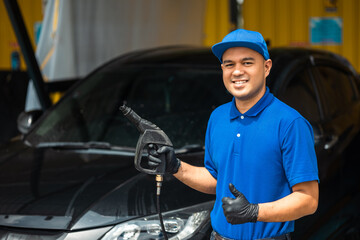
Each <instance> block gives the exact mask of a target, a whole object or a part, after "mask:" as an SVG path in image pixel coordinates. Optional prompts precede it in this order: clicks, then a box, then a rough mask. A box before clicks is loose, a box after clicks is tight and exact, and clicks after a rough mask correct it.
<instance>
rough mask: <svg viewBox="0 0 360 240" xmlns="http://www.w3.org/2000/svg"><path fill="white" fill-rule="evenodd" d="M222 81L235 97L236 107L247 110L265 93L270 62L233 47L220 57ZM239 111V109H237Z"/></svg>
mask: <svg viewBox="0 0 360 240" xmlns="http://www.w3.org/2000/svg"><path fill="white" fill-rule="evenodd" d="M222 60H223V64H221V68H222V70H223V81H224V85H225V87H226V89H227V90H228V91H229V92H230V93H231V94H232V95H233V96H234V97H235V100H236V106H237V107H238V109H239V106H242V108H244V107H245V106H247V107H248V108H247V109H246V107H245V109H246V110H248V109H249V108H251V107H252V106H253V105H254V104H256V103H257V101H259V100H260V99H261V97H262V96H263V95H264V93H265V91H266V87H265V86H266V85H265V84H266V77H267V76H268V75H269V73H270V69H271V66H272V62H271V60H270V59H269V60H266V61H265V59H264V58H263V56H262V55H261V54H259V53H258V52H256V51H254V50H252V49H249V48H245V47H234V48H229V49H228V50H226V51H225V52H224V54H223V57H222ZM239 110H240V109H239Z"/></svg>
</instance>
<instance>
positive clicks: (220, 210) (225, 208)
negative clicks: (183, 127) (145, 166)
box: [149, 29, 319, 239]
mask: <svg viewBox="0 0 360 240" xmlns="http://www.w3.org/2000/svg"><path fill="white" fill-rule="evenodd" d="M212 50H213V53H214V54H215V56H217V57H218V59H219V60H220V62H221V68H222V71H223V82H224V85H225V87H226V89H227V90H228V91H229V93H231V94H232V95H233V96H234V97H233V101H232V102H229V103H226V104H224V105H221V106H220V107H218V108H217V109H215V110H214V111H213V113H212V114H211V117H210V119H209V122H208V126H207V132H206V137H205V159H204V162H205V167H195V166H192V165H189V164H187V163H185V162H181V160H180V159H178V158H176V156H175V153H174V149H173V148H171V147H162V148H160V149H158V150H157V151H153V152H150V154H149V164H151V165H157V164H159V162H161V159H162V158H161V157H160V156H161V155H164V157H163V159H165V161H166V166H167V172H169V173H172V174H174V176H175V177H177V178H178V179H179V180H181V181H182V182H183V183H185V184H187V185H188V186H190V187H192V188H194V189H197V190H199V191H202V192H205V193H210V194H216V201H215V205H214V208H213V210H212V212H211V223H212V227H213V229H214V232H213V233H212V236H211V239H290V233H291V232H292V231H294V220H296V219H298V218H301V217H303V216H306V215H309V214H312V213H314V212H315V211H316V209H317V205H318V197H319V196H318V194H319V191H318V180H319V178H318V170H317V161H316V155H315V150H314V137H313V131H312V128H311V125H310V124H309V122H308V121H307V120H306V119H304V118H303V117H302V116H301V115H300V114H299V113H298V112H297V111H295V110H294V109H292V108H291V107H289V106H287V105H286V104H284V103H283V102H281V101H280V100H278V99H277V98H275V97H274V96H273V95H272V94H271V93H270V91H269V89H268V88H267V87H266V77H267V76H268V75H269V73H270V70H271V67H272V62H271V59H270V57H269V53H268V50H267V46H266V43H265V41H264V39H263V37H262V35H261V34H260V33H258V32H253V31H248V30H244V29H238V30H235V31H233V32H231V33H229V34H228V35H227V36H225V38H224V39H223V41H222V42H220V43H218V44H215V45H214V46H213V47H212ZM204 101H206V99H204Z"/></svg>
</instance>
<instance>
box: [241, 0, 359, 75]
mask: <svg viewBox="0 0 360 240" xmlns="http://www.w3.org/2000/svg"><path fill="white" fill-rule="evenodd" d="M359 12H360V1H359V0H337V1H332V0H244V3H243V16H242V17H243V20H244V28H246V29H249V30H255V31H259V32H261V33H262V34H263V36H264V38H265V39H270V41H271V46H273V47H276V46H304V47H313V48H319V49H324V50H329V51H332V52H335V53H338V54H340V55H343V56H344V57H346V58H347V59H349V60H350V62H351V63H352V64H353V65H354V67H355V68H356V69H357V70H358V71H360V47H359V41H360V31H359V29H360V16H359V14H358V13H359ZM312 17H323V18H326V17H340V18H341V19H342V21H343V25H342V34H343V35H342V43H341V44H338V45H336V44H320V45H311V41H310V37H311V35H310V19H311V18H312Z"/></svg>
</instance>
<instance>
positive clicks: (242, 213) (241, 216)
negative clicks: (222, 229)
mask: <svg viewBox="0 0 360 240" xmlns="http://www.w3.org/2000/svg"><path fill="white" fill-rule="evenodd" d="M229 189H230V192H231V193H232V194H233V195H234V196H235V197H236V198H235V199H233V198H229V197H224V198H223V199H222V202H223V205H222V207H223V210H224V214H225V217H226V220H227V221H228V222H229V223H231V224H241V223H246V222H256V221H257V217H258V213H259V205H258V204H251V203H249V201H248V200H247V199H246V197H245V196H244V194H242V193H241V192H239V191H238V190H237V189H236V188H235V186H234V185H233V184H232V183H230V184H229Z"/></svg>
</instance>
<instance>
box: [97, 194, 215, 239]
mask: <svg viewBox="0 0 360 240" xmlns="http://www.w3.org/2000/svg"><path fill="white" fill-rule="evenodd" d="M213 205H214V201H211V202H206V203H203V204H199V205H195V206H191V207H188V208H182V209H178V210H175V211H171V212H165V213H163V214H162V215H163V219H164V226H165V231H166V233H167V235H168V238H169V240H180V239H181V240H182V239H189V238H191V237H192V236H193V235H194V234H195V233H196V232H197V231H199V230H200V229H201V227H202V226H203V225H204V224H206V223H207V222H208V221H209V220H210V211H211V209H212V207H213ZM162 235H163V234H162V232H161V226H160V221H159V217H158V215H151V216H148V217H143V218H138V219H134V220H131V221H128V222H124V223H121V224H118V225H116V226H114V227H113V228H112V229H111V230H110V231H109V232H107V233H106V234H105V235H104V237H103V238H102V240H145V239H163V237H162Z"/></svg>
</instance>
